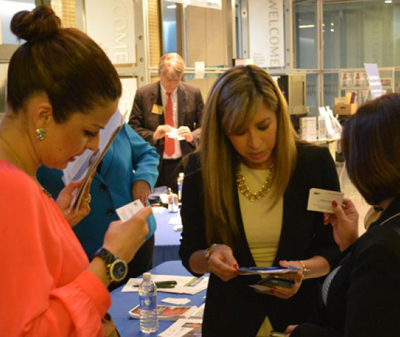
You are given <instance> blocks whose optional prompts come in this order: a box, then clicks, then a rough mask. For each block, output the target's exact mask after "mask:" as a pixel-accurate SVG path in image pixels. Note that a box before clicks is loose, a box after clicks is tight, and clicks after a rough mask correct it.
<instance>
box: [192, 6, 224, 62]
mask: <svg viewBox="0 0 400 337" xmlns="http://www.w3.org/2000/svg"><path fill="white" fill-rule="evenodd" d="M187 45H188V66H194V62H199V61H204V62H205V65H206V66H207V67H212V66H218V65H226V64H227V36H226V14H225V7H224V6H223V7H222V10H214V9H206V8H200V7H194V6H188V7H187Z"/></svg>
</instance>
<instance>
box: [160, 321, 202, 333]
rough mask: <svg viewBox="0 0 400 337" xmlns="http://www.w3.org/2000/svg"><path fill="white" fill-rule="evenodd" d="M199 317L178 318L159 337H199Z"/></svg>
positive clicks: (200, 322)
mask: <svg viewBox="0 0 400 337" xmlns="http://www.w3.org/2000/svg"><path fill="white" fill-rule="evenodd" d="M201 324H202V320H201V319H192V318H191V319H178V320H177V321H176V322H175V323H174V324H172V325H171V326H170V327H169V328H168V329H167V330H165V331H163V332H162V333H160V334H159V335H158V336H159V337H201Z"/></svg>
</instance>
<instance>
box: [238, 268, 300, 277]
mask: <svg viewBox="0 0 400 337" xmlns="http://www.w3.org/2000/svg"><path fill="white" fill-rule="evenodd" d="M301 271H302V270H301V269H299V268H294V267H288V268H282V267H248V268H246V267H241V268H239V274H240V275H284V274H295V273H298V272H301Z"/></svg>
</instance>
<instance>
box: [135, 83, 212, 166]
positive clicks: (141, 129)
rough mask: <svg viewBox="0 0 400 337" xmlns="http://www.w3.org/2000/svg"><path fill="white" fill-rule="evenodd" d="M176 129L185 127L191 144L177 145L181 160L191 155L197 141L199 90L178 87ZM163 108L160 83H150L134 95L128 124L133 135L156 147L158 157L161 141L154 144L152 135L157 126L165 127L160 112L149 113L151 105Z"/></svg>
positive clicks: (188, 85) (200, 97)
mask: <svg viewBox="0 0 400 337" xmlns="http://www.w3.org/2000/svg"><path fill="white" fill-rule="evenodd" d="M177 93H178V127H180V126H187V127H189V129H190V130H191V131H192V134H193V137H194V141H193V142H187V141H185V140H182V141H180V142H179V143H180V145H181V150H182V156H185V155H187V154H189V153H190V152H192V151H193V150H194V148H195V144H196V143H197V142H198V141H199V139H200V131H201V130H200V123H201V117H202V113H203V108H204V103H203V98H202V96H201V93H200V90H199V88H197V87H195V86H193V85H190V84H188V83H184V82H180V83H179V85H178V92H177ZM155 104H156V105H159V106H163V103H162V97H161V84H160V82H156V83H152V84H149V85H146V86H144V87H142V88H139V89H138V90H137V91H136V95H135V100H134V103H133V108H132V113H131V117H130V119H129V124H130V125H131V126H132V127H133V128H134V129H135V131H136V132H137V133H138V134H139V135H140V136H142V138H143V139H144V140H146V141H148V142H149V143H150V144H151V145H153V146H156V147H157V152H158V154H159V155H160V156H161V158H162V156H163V154H164V143H165V141H164V138H161V139H159V140H158V141H155V140H154V139H153V134H154V132H155V131H156V129H157V127H158V126H159V125H164V124H165V118H164V112H163V113H162V114H161V115H158V114H155V113H152V109H153V106H154V105H155Z"/></svg>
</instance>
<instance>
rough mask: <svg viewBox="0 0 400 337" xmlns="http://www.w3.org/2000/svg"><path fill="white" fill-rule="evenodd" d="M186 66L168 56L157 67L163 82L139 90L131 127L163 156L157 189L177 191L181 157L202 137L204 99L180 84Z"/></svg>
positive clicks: (181, 61) (180, 59) (192, 87)
mask: <svg viewBox="0 0 400 337" xmlns="http://www.w3.org/2000/svg"><path fill="white" fill-rule="evenodd" d="M184 70H185V63H184V61H183V59H182V57H181V56H180V55H178V54H176V53H171V54H165V55H164V56H163V57H161V59H160V62H159V66H158V75H159V77H160V80H159V81H158V82H156V83H152V84H149V85H146V86H144V87H142V88H139V89H138V90H137V91H136V96H135V100H134V103H133V108H132V113H131V117H130V120H129V124H130V125H131V126H132V127H133V128H134V129H135V131H136V132H137V133H138V134H139V135H140V136H142V138H143V139H145V140H146V141H148V142H149V143H150V144H151V145H153V146H156V147H157V152H158V153H159V155H160V158H161V159H160V164H159V166H158V170H159V177H158V180H157V183H156V186H168V187H171V188H172V190H173V191H177V177H178V174H179V172H181V171H183V167H182V157H184V156H185V155H187V154H189V153H190V152H192V151H193V150H194V149H195V145H196V143H197V142H198V141H199V138H200V122H201V116H202V112H203V107H204V103H203V98H202V96H201V93H200V90H199V89H198V88H196V87H194V86H192V85H190V84H187V83H184V82H181V78H182V75H183V72H184Z"/></svg>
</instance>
